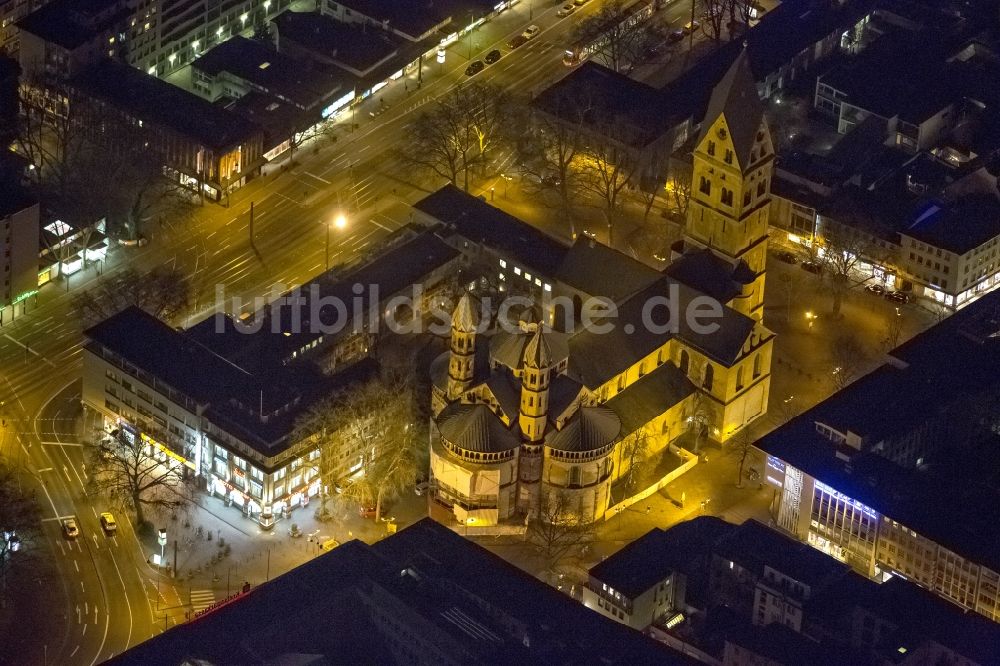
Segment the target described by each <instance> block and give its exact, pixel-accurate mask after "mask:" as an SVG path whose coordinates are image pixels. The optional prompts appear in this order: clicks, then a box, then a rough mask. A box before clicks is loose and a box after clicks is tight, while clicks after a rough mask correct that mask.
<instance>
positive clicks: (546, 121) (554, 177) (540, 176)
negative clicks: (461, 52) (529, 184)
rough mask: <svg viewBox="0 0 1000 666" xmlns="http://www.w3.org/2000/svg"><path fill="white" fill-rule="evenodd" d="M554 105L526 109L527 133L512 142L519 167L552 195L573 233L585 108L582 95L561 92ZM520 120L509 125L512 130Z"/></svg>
mask: <svg viewBox="0 0 1000 666" xmlns="http://www.w3.org/2000/svg"><path fill="white" fill-rule="evenodd" d="M553 104H554V108H552V109H550V110H547V111H546V112H541V111H538V110H532V111H530V112H528V113H527V114H526V115H527V119H526V123H527V126H528V127H530V131H529V132H524V131H523V125H522V126H521V127H520V128H518V129H521V131H520V132H519V135H520V136H519V137H517V138H516V140H515V141H514V142H513V143H514V145H515V146H516V147H517V152H518V155H519V157H520V161H521V164H522V165H523V166H522V170H523V171H524V173H525V174H527V175H528V176H529V178H532V179H533V180H535V181H537V183H538V185H539V189H540V190H542V191H543V192H551V193H553V194H555V197H556V201H557V206H558V209H559V213H560V215H561V216H562V218H563V221H564V222H565V224H566V225H567V226H568V227H569V230H570V234H571V236H574V237H575V236H576V233H577V231H576V219H575V215H574V214H573V207H574V203H575V201H576V198H577V194H578V192H579V190H580V173H579V171H578V168H577V165H576V164H575V162H576V160H577V157H578V156H579V155H580V153H581V151H582V150H583V149H584V145H585V144H584V138H583V134H582V124H583V120H584V116H585V115H586V113H587V111H588V108H589V106H588V101H587V98H586V96H585V95H566V94H564V95H560V96H559V97H558V98H557V99H556V100H555V101H554V102H553ZM517 125H520V123H515V124H512V130H513V128H514V127H517Z"/></svg>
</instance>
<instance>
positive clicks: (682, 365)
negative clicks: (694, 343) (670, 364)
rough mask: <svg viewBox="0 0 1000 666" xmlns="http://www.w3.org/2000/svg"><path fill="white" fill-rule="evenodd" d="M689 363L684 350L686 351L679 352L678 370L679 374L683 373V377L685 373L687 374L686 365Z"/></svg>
mask: <svg viewBox="0 0 1000 666" xmlns="http://www.w3.org/2000/svg"><path fill="white" fill-rule="evenodd" d="M689 361H690V359H689V358H688V353H687V350H686V349H682V350H681V362H680V370H681V372H683V373H684V374H685V375H686V374H687V372H688V364H689Z"/></svg>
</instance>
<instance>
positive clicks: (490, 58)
mask: <svg viewBox="0 0 1000 666" xmlns="http://www.w3.org/2000/svg"><path fill="white" fill-rule="evenodd" d="M502 57H503V54H502V53H500V49H493V50H492V51H490V52H489V53H487V54H486V57H485V58H483V60H485V61H486V64H487V65H492V64H493V63H495V62H496V61H497V60H499V59H500V58H502Z"/></svg>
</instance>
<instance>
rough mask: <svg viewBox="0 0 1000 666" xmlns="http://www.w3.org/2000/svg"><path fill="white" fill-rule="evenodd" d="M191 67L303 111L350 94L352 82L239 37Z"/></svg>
mask: <svg viewBox="0 0 1000 666" xmlns="http://www.w3.org/2000/svg"><path fill="white" fill-rule="evenodd" d="M279 18H280V17H279ZM191 66H192V67H193V68H194V69H196V70H201V71H202V72H205V73H206V74H208V75H210V76H213V77H214V76H218V75H219V74H220V73H222V72H227V73H229V74H230V75H232V76H234V77H236V78H239V79H243V80H244V81H249V82H250V83H252V84H254V85H255V86H258V87H259V88H261V89H263V90H265V91H267V92H269V93H271V94H273V95H276V96H277V97H279V98H281V99H283V100H284V101H286V102H290V103H293V104H295V105H296V106H299V107H300V108H303V109H311V108H314V107H316V106H318V105H320V104H322V103H323V102H324V101H326V100H328V99H330V98H333V97H336V96H338V93H340V94H343V92H344V91H350V90H353V81H352V80H351V79H350V77H348V76H347V75H345V74H344V73H343V72H341V71H340V70H339V69H336V68H333V67H330V66H329V65H324V64H322V63H318V62H315V61H311V60H304V61H303V60H296V59H294V58H290V57H289V56H287V55H285V54H283V53H279V52H278V51H276V50H275V49H274V48H272V47H271V46H270V45H268V44H264V43H263V42H260V41H258V40H256V39H247V38H246V37H242V36H240V35H235V36H233V37H230V38H229V39H227V40H226V41H224V42H222V43H221V44H219V45H218V46H215V47H213V48H212V49H211V50H209V51H208V52H206V53H204V54H202V55H201V56H199V57H198V58H197V59H196V60H195V61H194V62H192V63H191Z"/></svg>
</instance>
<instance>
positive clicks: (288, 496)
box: [208, 456, 320, 527]
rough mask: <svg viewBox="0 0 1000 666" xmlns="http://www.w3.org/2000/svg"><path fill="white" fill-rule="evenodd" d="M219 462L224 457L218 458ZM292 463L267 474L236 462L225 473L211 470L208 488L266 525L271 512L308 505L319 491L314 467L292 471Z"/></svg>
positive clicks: (282, 513)
mask: <svg viewBox="0 0 1000 666" xmlns="http://www.w3.org/2000/svg"><path fill="white" fill-rule="evenodd" d="M233 457H234V458H235V456H233ZM216 462H217V463H218V462H221V461H220V460H219V459H218V458H216ZM220 467H221V466H220ZM291 467H292V465H288V466H286V467H283V468H281V469H279V470H276V471H274V472H272V473H270V474H264V473H263V472H261V471H260V470H257V469H256V468H254V467H252V466H249V465H248V466H247V470H246V471H244V470H243V469H241V468H239V467H236V466H235V465H234V466H233V467H232V468H231V469H229V470H228V471H227V472H226V476H225V477H223V476H220V475H219V474H218V473H217V472H215V471H213V472H212V473H210V474H209V482H208V491H209V493H210V494H212V495H213V496H216V497H219V498H221V499H222V500H223V501H224V502H225V503H226V506H233V507H236V508H237V509H239V510H240V512H242V513H243V515H244V516H246V517H248V518H251V519H253V520H256V521H258V522H260V523H261V524H262V525H264V524H265V522H268V521H269V520H273V518H271V517H272V516H277V517H279V518H281V517H286V516H287V515H288V513H289V512H291V511H292V510H293V509H296V508H299V507H307V506H309V502H310V499H311V498H313V497H315V496H316V495H318V494H319V492H320V482H319V474H318V473H317V472H316V470H315V469H312V468H306V469H303V468H302V467H299V468H298V469H297V470H296V471H294V472H292V471H290V470H291ZM218 471H222V470H221V469H220V470H218ZM286 480H287V483H286ZM265 527H270V525H265Z"/></svg>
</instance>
